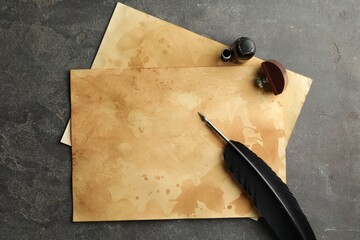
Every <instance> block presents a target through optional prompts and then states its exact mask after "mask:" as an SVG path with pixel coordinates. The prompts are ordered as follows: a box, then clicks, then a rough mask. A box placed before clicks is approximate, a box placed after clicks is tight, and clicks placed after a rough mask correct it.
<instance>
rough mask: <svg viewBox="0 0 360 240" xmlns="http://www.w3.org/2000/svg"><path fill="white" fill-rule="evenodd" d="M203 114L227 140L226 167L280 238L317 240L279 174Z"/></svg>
mask: <svg viewBox="0 0 360 240" xmlns="http://www.w3.org/2000/svg"><path fill="white" fill-rule="evenodd" d="M199 115H200V117H201V119H202V120H203V121H205V122H206V124H207V125H208V126H209V127H210V128H211V129H213V130H214V131H215V132H216V133H217V134H219V136H221V137H222V138H223V139H224V140H225V141H226V142H227V145H226V147H225V150H224V160H225V164H226V166H227V167H228V169H229V170H230V171H231V172H232V173H233V175H234V176H235V178H236V179H237V181H238V182H239V183H240V184H241V185H242V186H243V188H244V189H245V191H246V192H247V194H248V195H249V196H250V197H251V198H252V200H253V202H254V204H255V206H256V207H257V209H258V210H259V212H260V214H261V215H262V216H263V217H264V219H265V220H266V221H267V223H268V224H269V226H270V227H271V228H273V230H274V231H275V233H276V234H277V236H278V237H279V239H281V240H314V239H316V238H315V235H314V232H313V230H312V229H311V226H310V224H309V222H308V220H307V219H306V216H305V215H304V213H303V212H302V210H301V208H300V206H299V204H298V202H297V201H296V199H295V197H294V196H293V194H292V193H291V192H290V190H289V188H288V187H287V185H286V184H285V183H284V182H283V181H282V180H281V179H280V178H279V177H278V176H277V175H276V173H275V172H274V171H273V170H272V169H271V168H270V167H269V166H268V165H267V164H266V163H265V162H264V161H263V160H262V159H261V158H259V157H258V156H257V155H256V154H255V153H254V152H252V151H251V150H250V149H248V148H247V147H246V146H244V145H243V144H241V143H239V142H235V141H230V140H228V139H227V138H226V137H225V136H224V135H223V134H222V133H221V132H220V131H219V130H218V129H217V128H216V127H215V126H214V125H213V124H212V123H211V122H210V121H208V120H207V119H206V117H205V116H204V115H202V114H200V113H199Z"/></svg>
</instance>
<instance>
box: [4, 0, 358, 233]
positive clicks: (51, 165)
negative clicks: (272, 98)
mask: <svg viewBox="0 0 360 240" xmlns="http://www.w3.org/2000/svg"><path fill="white" fill-rule="evenodd" d="M123 2H124V3H125V4H127V5H129V6H132V7H135V8H137V9H139V10H142V11H144V12H147V13H149V14H151V15H154V16H156V17H159V18H161V19H164V20H167V21H169V22H172V23H175V24H177V25H180V26H182V27H185V28H187V29H190V30H192V31H194V32H196V33H200V34H202V35H205V36H208V37H210V38H213V39H215V40H217V41H220V42H223V43H226V44H230V43H232V42H233V41H234V40H235V39H236V38H237V37H239V36H250V37H251V38H253V39H254V41H255V42H256V44H257V56H258V57H260V58H264V59H266V58H275V59H277V60H279V61H280V62H282V63H283V64H284V65H285V66H286V67H287V68H289V69H291V70H293V71H295V72H298V73H301V74H303V75H306V76H308V77H311V78H313V79H314V82H313V85H312V88H311V90H310V93H309V96H308V99H307V101H306V103H305V105H304V108H303V111H302V113H301V116H300V118H299V120H298V122H297V125H296V128H295V130H294V133H293V136H292V138H291V140H290V143H289V146H288V148H287V163H288V166H287V172H288V184H289V187H290V188H291V189H292V190H293V192H294V194H295V196H297V197H298V201H299V203H300V205H301V206H302V207H303V210H304V212H305V213H306V215H307V216H308V218H309V221H310V222H311V224H312V226H313V228H314V231H315V233H316V235H317V237H318V239H331V240H338V239H344V240H345V239H349V240H350V239H351V240H353V239H360V217H359V216H360V150H359V149H360V116H359V115H360V48H359V42H360V2H359V1H358V0H348V1H345V0H342V1H295V0H290V1H282V0H274V1H266V2H265V1H258V0H255V1H236V0H230V1H190V0H186V1H175V0H172V1H160V0H157V1H145V0H141V1H140V0H139V1H123ZM270 2H271V3H270ZM115 3H116V1H110V0H103V1H95V0H88V1H85V0H84V1H80V0H73V1H70V0H17V1H14V0H1V2H0V144H1V145H0V239H251V240H253V239H273V238H274V237H273V236H272V234H271V233H270V232H269V230H268V229H267V228H266V226H265V224H264V223H258V222H254V221H251V220H247V219H221V220H220V219H216V220H174V221H172V220H170V221H137V222H111V223H76V224H74V223H72V222H71V214H72V207H71V206H72V201H71V155H70V148H69V147H67V146H65V145H62V144H60V143H59V140H60V138H61V135H62V133H63V130H64V128H65V126H66V123H67V121H68V118H69V115H70V109H69V107H70V103H69V69H70V68H89V67H90V66H91V62H92V60H93V58H94V56H95V54H96V51H97V48H98V46H99V44H100V41H101V38H102V36H103V34H104V31H105V29H106V26H107V23H108V21H109V19H110V17H111V14H112V11H113V9H114V7H115ZM309 158H310V159H311V160H312V161H311V164H310V165H304V164H303V159H309Z"/></svg>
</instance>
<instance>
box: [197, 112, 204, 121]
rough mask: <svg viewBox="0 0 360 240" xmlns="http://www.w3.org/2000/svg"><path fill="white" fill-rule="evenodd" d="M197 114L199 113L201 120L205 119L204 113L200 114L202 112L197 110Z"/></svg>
mask: <svg viewBox="0 0 360 240" xmlns="http://www.w3.org/2000/svg"><path fill="white" fill-rule="evenodd" d="M198 114H199V117H200V119H201V120H202V121H205V120H206V117H205V116H204V114H202V113H200V112H198Z"/></svg>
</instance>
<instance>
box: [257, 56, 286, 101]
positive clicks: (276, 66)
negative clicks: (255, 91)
mask: <svg viewBox="0 0 360 240" xmlns="http://www.w3.org/2000/svg"><path fill="white" fill-rule="evenodd" d="M261 67H262V69H263V71H264V76H262V77H259V78H257V79H256V83H257V85H258V86H259V87H260V88H263V87H264V86H265V85H269V86H270V89H271V90H272V92H273V93H274V94H275V95H279V94H281V93H282V92H283V91H284V89H285V88H286V84H287V81H288V77H287V73H286V69H285V67H284V66H283V65H282V64H281V63H279V62H278V61H275V60H268V61H265V62H263V63H261Z"/></svg>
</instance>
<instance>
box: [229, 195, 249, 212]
mask: <svg viewBox="0 0 360 240" xmlns="http://www.w3.org/2000/svg"><path fill="white" fill-rule="evenodd" d="M231 205H233V206H235V212H236V213H237V214H239V215H245V214H247V213H249V212H250V211H251V210H252V209H253V205H252V202H251V200H250V198H249V197H248V196H247V195H246V194H244V193H243V194H241V195H240V196H239V197H238V198H237V199H235V200H234V201H232V202H231ZM231 205H229V206H228V209H231ZM229 207H230V208H229Z"/></svg>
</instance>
